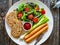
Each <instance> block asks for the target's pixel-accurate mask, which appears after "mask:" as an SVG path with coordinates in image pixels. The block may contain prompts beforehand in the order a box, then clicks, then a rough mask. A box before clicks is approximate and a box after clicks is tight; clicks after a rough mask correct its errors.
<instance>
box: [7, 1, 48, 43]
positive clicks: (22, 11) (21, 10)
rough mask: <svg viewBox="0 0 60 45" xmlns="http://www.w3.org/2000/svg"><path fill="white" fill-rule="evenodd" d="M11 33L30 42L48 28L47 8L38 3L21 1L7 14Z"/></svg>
mask: <svg viewBox="0 0 60 45" xmlns="http://www.w3.org/2000/svg"><path fill="white" fill-rule="evenodd" d="M6 21H7V23H8V25H9V26H10V28H11V35H12V36H13V37H14V38H20V39H22V40H25V42H27V43H29V42H31V41H32V40H34V39H35V38H36V37H38V36H39V35H41V34H42V33H44V31H46V30H47V29H48V23H47V22H48V21H49V19H48V17H47V16H46V10H45V9H44V8H43V7H40V6H39V5H38V4H36V3H32V2H28V3H26V4H24V3H21V4H19V5H18V8H17V9H15V10H14V11H12V12H10V13H8V14H7V16H6Z"/></svg>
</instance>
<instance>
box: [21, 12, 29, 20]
mask: <svg viewBox="0 0 60 45" xmlns="http://www.w3.org/2000/svg"><path fill="white" fill-rule="evenodd" d="M22 20H23V21H29V19H27V14H26V12H23V16H22Z"/></svg>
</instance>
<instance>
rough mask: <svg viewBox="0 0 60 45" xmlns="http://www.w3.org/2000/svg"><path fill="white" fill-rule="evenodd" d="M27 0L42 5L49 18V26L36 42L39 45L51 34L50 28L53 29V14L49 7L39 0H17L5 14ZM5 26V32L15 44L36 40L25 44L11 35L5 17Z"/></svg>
mask: <svg viewBox="0 0 60 45" xmlns="http://www.w3.org/2000/svg"><path fill="white" fill-rule="evenodd" d="M27 2H35V3H37V4H38V5H39V6H40V8H41V7H43V8H44V9H45V10H46V16H47V17H48V18H49V22H48V26H49V28H48V31H47V32H46V33H45V34H44V35H43V37H42V38H41V40H40V41H39V42H38V43H37V45H39V44H42V43H43V42H45V41H46V40H47V39H48V37H49V36H50V34H51V32H52V29H53V16H52V14H51V12H50V10H49V8H48V7H47V6H46V5H45V4H43V3H42V2H40V1H38V0H24V1H23V0H22V1H18V2H16V3H15V4H14V5H13V6H12V7H11V8H10V9H9V10H8V12H7V14H8V13H9V12H11V11H13V10H14V9H16V8H17V7H18V5H19V4H20V3H27ZM5 27H6V31H7V34H8V35H9V37H10V38H11V39H12V40H13V41H14V42H15V43H17V44H19V45H34V44H35V42H36V40H34V41H32V42H31V43H29V44H27V43H25V42H24V41H22V40H20V39H15V38H14V37H13V36H12V35H11V32H10V28H9V26H8V24H7V22H6V19H5Z"/></svg>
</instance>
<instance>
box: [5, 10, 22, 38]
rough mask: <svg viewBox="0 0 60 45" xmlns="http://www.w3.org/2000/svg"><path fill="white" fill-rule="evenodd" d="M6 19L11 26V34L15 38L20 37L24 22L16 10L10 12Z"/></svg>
mask: <svg viewBox="0 0 60 45" xmlns="http://www.w3.org/2000/svg"><path fill="white" fill-rule="evenodd" d="M6 20H7V23H8V25H9V26H10V28H11V35H12V36H13V37H14V38H18V37H19V36H20V35H21V33H22V22H21V21H18V19H17V14H16V12H15V11H12V12H10V13H9V14H8V15H7V16H6Z"/></svg>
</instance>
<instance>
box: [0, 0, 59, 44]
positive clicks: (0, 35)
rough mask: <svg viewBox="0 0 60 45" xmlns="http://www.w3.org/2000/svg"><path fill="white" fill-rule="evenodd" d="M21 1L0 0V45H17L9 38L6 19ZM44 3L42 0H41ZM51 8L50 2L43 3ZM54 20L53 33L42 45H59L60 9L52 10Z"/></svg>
mask: <svg viewBox="0 0 60 45" xmlns="http://www.w3.org/2000/svg"><path fill="white" fill-rule="evenodd" d="M17 1H19V0H0V45H17V44H16V43H14V42H13V41H12V40H11V39H10V38H9V36H8V34H7V33H6V30H5V23H4V17H5V15H6V13H7V11H8V9H9V7H10V6H12V5H13V4H14V3H15V2H17ZM40 1H42V0H40ZM43 2H44V3H45V4H46V5H47V6H48V7H49V8H50V2H51V1H50V0H44V1H43ZM51 12H52V14H53V18H54V28H53V32H52V34H51V35H50V37H49V38H48V40H47V41H46V42H44V43H43V44H42V45H59V9H51Z"/></svg>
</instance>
